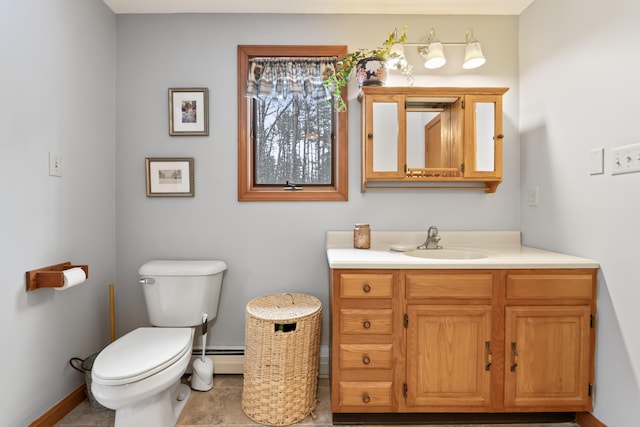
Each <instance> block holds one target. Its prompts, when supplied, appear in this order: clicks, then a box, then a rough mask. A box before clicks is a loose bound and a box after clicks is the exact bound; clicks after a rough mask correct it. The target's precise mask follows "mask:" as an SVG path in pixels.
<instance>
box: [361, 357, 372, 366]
mask: <svg viewBox="0 0 640 427" xmlns="http://www.w3.org/2000/svg"><path fill="white" fill-rule="evenodd" d="M362 363H364V364H365V365H368V364H369V363H371V358H369V356H364V357H363V358H362Z"/></svg>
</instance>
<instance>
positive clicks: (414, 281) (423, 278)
mask: <svg viewBox="0 0 640 427" xmlns="http://www.w3.org/2000/svg"><path fill="white" fill-rule="evenodd" d="M405 283H406V292H407V299H431V298H454V299H478V298H491V294H492V285H493V274H491V273H473V274H446V273H407V275H406V276H405Z"/></svg>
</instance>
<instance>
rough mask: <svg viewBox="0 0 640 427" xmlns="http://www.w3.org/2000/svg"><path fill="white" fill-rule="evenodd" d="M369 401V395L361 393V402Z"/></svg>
mask: <svg viewBox="0 0 640 427" xmlns="http://www.w3.org/2000/svg"><path fill="white" fill-rule="evenodd" d="M369 402H371V397H369V395H368V394H363V395H362V403H369Z"/></svg>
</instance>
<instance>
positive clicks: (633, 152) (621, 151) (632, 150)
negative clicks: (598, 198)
mask: <svg viewBox="0 0 640 427" xmlns="http://www.w3.org/2000/svg"><path fill="white" fill-rule="evenodd" d="M611 163H612V164H611V175H619V174H622V173H631V172H640V144H633V145H627V146H624V147H618V148H614V149H612V150H611Z"/></svg>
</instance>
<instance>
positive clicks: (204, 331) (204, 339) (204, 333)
mask: <svg viewBox="0 0 640 427" xmlns="http://www.w3.org/2000/svg"><path fill="white" fill-rule="evenodd" d="M206 343H207V313H202V361H203V362H204V358H205V351H206Z"/></svg>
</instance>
